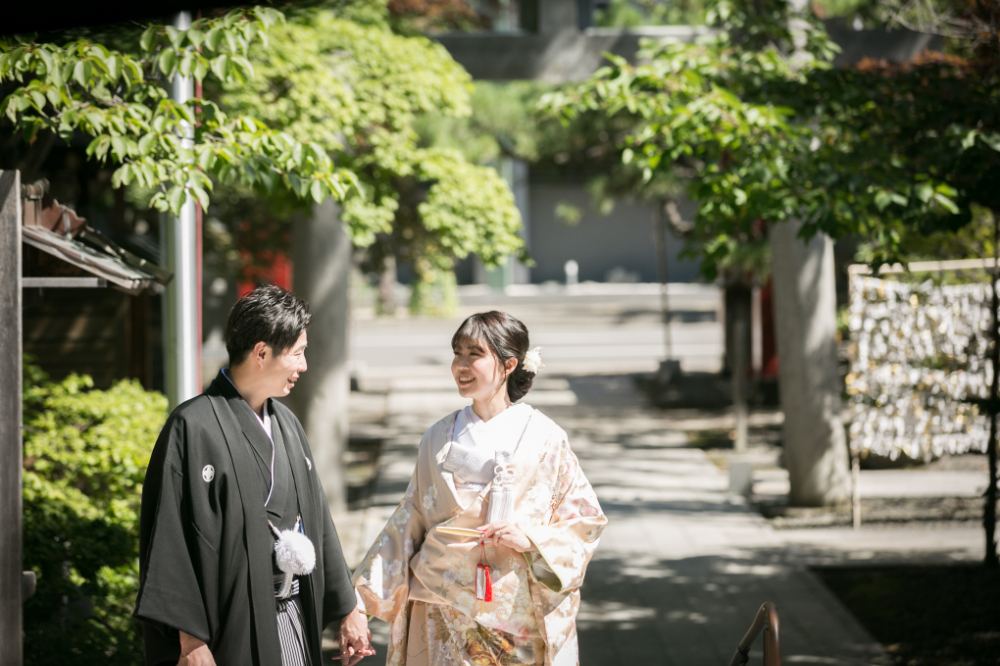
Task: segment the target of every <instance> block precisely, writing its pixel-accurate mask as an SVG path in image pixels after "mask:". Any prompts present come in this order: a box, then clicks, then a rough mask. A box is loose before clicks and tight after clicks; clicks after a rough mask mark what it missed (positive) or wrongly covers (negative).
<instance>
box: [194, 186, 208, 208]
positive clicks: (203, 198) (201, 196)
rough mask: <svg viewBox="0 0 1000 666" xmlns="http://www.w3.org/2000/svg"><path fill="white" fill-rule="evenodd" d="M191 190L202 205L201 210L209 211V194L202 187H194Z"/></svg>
mask: <svg viewBox="0 0 1000 666" xmlns="http://www.w3.org/2000/svg"><path fill="white" fill-rule="evenodd" d="M191 190H192V191H193V192H194V196H195V199H196V200H197V201H198V203H199V204H201V209H202V210H203V211H206V210H208V204H209V198H208V192H206V191H205V190H203V189H202V188H200V187H192V188H191Z"/></svg>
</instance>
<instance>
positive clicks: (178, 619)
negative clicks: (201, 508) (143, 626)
mask: <svg viewBox="0 0 1000 666" xmlns="http://www.w3.org/2000/svg"><path fill="white" fill-rule="evenodd" d="M186 436H187V434H186V428H185V424H184V421H183V420H182V419H177V418H175V419H173V420H172V422H171V423H168V424H167V426H166V427H164V430H163V432H162V433H161V434H160V439H159V441H157V443H156V447H155V448H154V450H153V455H152V456H151V458H150V463H149V468H148V470H147V472H146V480H145V482H144V484H143V489H142V510H141V514H140V525H139V542H140V543H139V552H140V556H141V560H140V561H141V563H142V567H141V570H140V587H139V594H138V596H137V598H136V604H135V616H136V617H137V618H139V619H140V620H143V621H145V622H146V623H147V631H156V632H158V633H160V634H162V635H164V637H167V638H168V639H169V637H170V636H172V635H173V633H172V632H173V631H174V630H180V631H183V632H185V633H187V634H190V635H192V636H194V637H195V638H198V639H201V640H203V641H206V642H209V641H210V640H211V638H212V636H211V629H210V627H211V626H212V624H213V623H211V622H210V618H209V617H208V612H207V611H206V608H205V603H204V599H203V595H202V585H201V584H199V577H198V575H197V572H198V571H203V569H204V568H205V564H206V562H205V560H206V557H205V556H206V555H208V556H209V557H208V558H207V559H211V556H212V555H215V556H216V557H217V554H216V553H215V552H214V549H213V548H212V546H211V544H208V543H207V542H201V541H202V539H201V537H200V534H198V533H197V530H196V528H194V527H193V521H192V516H191V513H192V512H191V510H190V507H189V506H188V504H189V503H188V501H187V500H186V499H185V477H184V472H183V471H182V470H183V464H182V461H181V456H180V454H179V452H178V451H179V449H181V448H182V447H183V444H184V439H185V437H186ZM215 564H216V565H217V564H218V562H217V561H216V562H215ZM203 574H204V571H203ZM177 647H178V650H179V644H178V646H177Z"/></svg>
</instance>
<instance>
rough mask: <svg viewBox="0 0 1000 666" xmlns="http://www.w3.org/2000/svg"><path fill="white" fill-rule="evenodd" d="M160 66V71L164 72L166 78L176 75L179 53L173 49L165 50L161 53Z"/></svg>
mask: <svg viewBox="0 0 1000 666" xmlns="http://www.w3.org/2000/svg"><path fill="white" fill-rule="evenodd" d="M157 64H158V65H159V68H160V71H161V72H163V74H164V76H170V75H172V74H173V73H174V68H175V67H176V65H177V51H174V50H173V49H164V50H163V52H162V53H160V59H159V62H158V63H157Z"/></svg>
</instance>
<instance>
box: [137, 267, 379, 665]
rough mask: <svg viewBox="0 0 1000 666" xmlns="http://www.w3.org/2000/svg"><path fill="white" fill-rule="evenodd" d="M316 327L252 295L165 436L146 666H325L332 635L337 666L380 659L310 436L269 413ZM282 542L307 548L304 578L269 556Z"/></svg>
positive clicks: (150, 518)
mask: <svg viewBox="0 0 1000 666" xmlns="http://www.w3.org/2000/svg"><path fill="white" fill-rule="evenodd" d="M310 319H311V315H310V313H309V310H308V307H307V306H306V304H305V303H304V302H303V301H302V300H301V299H299V298H298V297H297V296H295V295H294V294H292V293H291V292H288V291H285V290H284V289H282V288H280V287H274V286H271V287H261V288H258V289H255V290H254V291H252V292H250V294H248V295H247V296H245V297H244V298H243V299H241V300H240V301H239V302H237V303H236V305H234V306H233V308H232V310H231V311H230V313H229V319H228V321H227V323H226V350H227V351H228V352H229V363H230V367H229V368H224V369H223V370H221V371H220V372H219V374H218V376H217V377H216V378H215V380H214V381H213V382H212V384H211V386H209V388H208V390H207V391H206V392H205V393H204V394H203V395H200V396H198V397H197V398H194V399H192V400H189V401H187V402H185V403H184V404H182V405H180V406H179V407H177V409H175V410H174V412H173V413H172V414H171V415H170V418H169V419H168V420H167V423H166V425H165V426H164V427H163V430H162V431H161V432H160V437H159V439H158V440H157V442H156V447H155V448H154V449H153V454H152V458H151V459H150V461H149V468H148V469H147V471H146V481H145V484H144V485H143V490H142V511H141V514H140V526H139V555H140V589H139V594H138V597H137V599H136V606H135V616H136V617H138V618H139V619H141V620H142V621H143V629H144V637H145V643H146V664H147V666H153V665H157V666H159V665H161V664H163V665H169V666H174V665H175V664H179V665H185V666H212V665H216V664H217V665H218V666H244V665H247V666H249V665H251V664H252V665H254V666H278V665H281V666H319V665H320V664H321V663H322V653H321V649H320V639H321V635H322V633H323V628H324V627H325V626H326V625H327V624H328V623H330V622H338V623H339V627H340V646H341V659H342V663H343V666H353V665H354V664H356V663H357V662H358V661H360V660H361V658H362V657H364V656H368V655H371V654H374V651H373V650H372V649H371V644H370V639H371V634H370V632H369V631H368V626H367V621H366V619H365V617H364V616H363V615H362V614H361V613H359V612H358V610H357V608H356V605H357V597H356V596H355V592H354V589H353V587H352V585H351V574H350V571H349V570H348V568H347V564H346V563H345V562H344V556H343V554H342V552H341V548H340V541H339V539H338V538H337V530H336V529H335V528H334V526H333V520H332V519H331V517H330V511H329V508H328V507H327V504H326V499H325V496H324V494H323V488H322V486H321V484H320V480H319V478H318V477H317V475H316V472H315V470H314V465H313V462H312V460H313V456H312V452H311V451H310V449H309V442H308V441H306V435H305V432H304V431H303V430H302V426H301V424H300V423H299V421H298V419H296V418H295V416H293V415H292V413H291V412H290V411H289V410H288V408H287V407H285V406H284V405H282V404H281V403H279V402H276V401H275V400H272V398H276V397H282V396H286V395H288V393H289V391H291V390H292V388H293V387H294V386H295V382H296V380H297V379H298V377H299V375H300V373H302V372H305V370H306V359H305V349H306V328H307V327H308V326H309V321H310ZM285 530H291V531H292V535H291V536H293V537H294V536H295V535H294V533H295V532H299V533H301V534H304V535H305V537H306V538H307V539H308V540H309V541H311V542H312V543H311V548H313V549H314V552H315V567H314V568H311V571H306V569H309V568H310V567H309V566H308V560H309V558H308V556H306V557H300V558H299V566H298V567H292V566H291V565H289V564H288V562H287V561H286V559H285V558H280V561H279V559H278V558H276V557H275V540H276V535H277V534H279V533H281V532H282V531H285ZM298 541H299V542H301V541H303V540H302V539H301V538H298ZM309 548H310V546H309V544H308V543H307V544H306V550H308V549H309ZM302 561H305V562H306V564H304V565H303V564H301V562H302ZM290 568H292V569H295V571H292V572H291V573H294V574H295V575H294V578H291V576H288V577H287V578H291V580H292V582H291V584H290V585H288V584H286V583H287V580H286V575H285V572H286V571H288V570H289V569H290Z"/></svg>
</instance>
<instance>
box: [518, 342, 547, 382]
mask: <svg viewBox="0 0 1000 666" xmlns="http://www.w3.org/2000/svg"><path fill="white" fill-rule="evenodd" d="M541 351H542V348H541V347H535V348H534V349H532V350H530V351H527V352H525V353H524V361H523V362H522V365H523V366H524V369H525V370H527V371H528V372H530V373H532V374H534V375H537V374H538V371H539V370H541V369H542V368H544V367H545V364H544V363H542V354H541Z"/></svg>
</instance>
